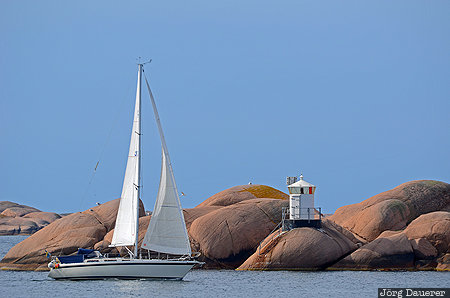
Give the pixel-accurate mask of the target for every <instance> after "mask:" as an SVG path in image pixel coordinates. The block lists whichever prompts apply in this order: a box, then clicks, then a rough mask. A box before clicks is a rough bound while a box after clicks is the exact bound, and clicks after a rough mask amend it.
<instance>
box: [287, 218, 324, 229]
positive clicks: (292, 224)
mask: <svg viewBox="0 0 450 298" xmlns="http://www.w3.org/2000/svg"><path fill="white" fill-rule="evenodd" d="M305 227H307V228H316V229H319V228H321V227H322V220H321V219H285V220H283V227H282V229H283V231H289V230H292V229H296V228H305Z"/></svg>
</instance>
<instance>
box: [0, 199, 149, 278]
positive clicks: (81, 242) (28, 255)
mask: <svg viewBox="0 0 450 298" xmlns="http://www.w3.org/2000/svg"><path fill="white" fill-rule="evenodd" d="M118 207H119V200H118V199H117V200H113V201H110V202H107V203H104V204H102V205H100V206H96V207H93V208H90V209H88V210H86V211H84V212H77V213H73V214H71V215H68V216H65V217H63V218H60V219H59V220H56V221H54V222H53V223H51V224H49V225H48V226H46V227H45V228H43V229H42V230H39V231H38V232H36V233H35V234H33V235H31V236H30V237H28V238H27V239H25V240H24V241H22V242H20V243H18V244H17V245H16V246H14V247H13V248H11V250H10V251H9V252H8V253H7V254H6V256H5V257H4V258H3V260H2V261H1V264H0V266H1V267H2V268H3V267H5V268H8V269H21V270H35V269H37V268H38V267H40V266H41V265H42V264H44V263H47V262H48V260H47V259H46V257H45V250H47V251H49V252H50V253H52V254H55V255H68V254H71V253H74V252H76V251H77V249H78V248H79V247H83V248H93V247H94V245H95V244H96V243H98V242H99V241H100V240H102V239H103V238H104V236H105V235H106V233H107V232H108V231H110V229H111V228H112V227H114V223H115V218H116V213H117V209H118ZM140 207H141V208H140V215H144V214H145V211H144V208H143V205H142V203H141V204H140Z"/></svg>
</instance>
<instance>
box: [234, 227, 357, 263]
mask: <svg viewBox="0 0 450 298" xmlns="http://www.w3.org/2000/svg"><path fill="white" fill-rule="evenodd" d="M279 233H280V231H276V232H275V234H274V235H271V236H269V237H267V238H268V240H267V241H265V243H264V246H263V247H262V248H261V250H257V251H256V252H255V253H254V254H253V255H252V256H251V257H250V258H248V259H247V260H246V261H245V262H244V263H243V264H242V265H241V266H240V267H239V268H238V270H280V269H283V270H321V269H325V268H326V267H327V266H328V265H330V264H332V263H334V262H336V261H337V260H338V259H340V258H341V257H343V256H345V255H347V254H348V253H350V252H352V251H354V250H355V249H357V247H358V245H357V244H356V243H354V242H353V241H351V240H350V239H349V238H347V237H345V236H344V234H343V233H341V232H339V231H338V229H336V227H335V224H333V223H330V222H329V221H327V220H324V221H323V222H322V229H321V230H318V229H314V228H297V229H293V230H290V231H288V232H284V233H282V234H279ZM278 235H279V236H278ZM277 236H278V237H277ZM272 238H273V239H272Z"/></svg>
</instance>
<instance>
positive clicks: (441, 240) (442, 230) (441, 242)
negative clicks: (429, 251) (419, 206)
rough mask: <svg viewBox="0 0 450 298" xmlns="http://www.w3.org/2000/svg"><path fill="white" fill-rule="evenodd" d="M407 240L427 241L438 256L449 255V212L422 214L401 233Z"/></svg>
mask: <svg viewBox="0 0 450 298" xmlns="http://www.w3.org/2000/svg"><path fill="white" fill-rule="evenodd" d="M403 233H404V234H405V235H406V236H407V237H408V239H410V240H413V239H421V238H424V239H426V240H428V241H429V242H430V243H431V244H432V245H433V247H435V248H436V250H437V251H438V253H439V254H446V253H450V212H446V211H438V212H431V213H428V214H423V215H421V216H419V217H418V218H417V219H415V220H414V221H413V222H411V223H410V224H409V225H408V227H407V228H406V229H405V230H404V231H403Z"/></svg>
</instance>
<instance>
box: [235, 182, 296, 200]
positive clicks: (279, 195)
mask: <svg viewBox="0 0 450 298" xmlns="http://www.w3.org/2000/svg"><path fill="white" fill-rule="evenodd" d="M242 191H248V192H249V193H251V194H252V195H254V196H255V197H257V198H271V199H280V200H288V199H289V196H288V195H287V194H285V193H284V192H282V191H279V190H278V189H275V188H273V187H270V186H267V185H248V186H245V187H244V189H243V190H241V192H242Z"/></svg>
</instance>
